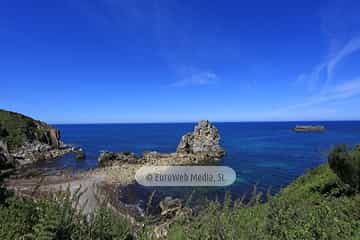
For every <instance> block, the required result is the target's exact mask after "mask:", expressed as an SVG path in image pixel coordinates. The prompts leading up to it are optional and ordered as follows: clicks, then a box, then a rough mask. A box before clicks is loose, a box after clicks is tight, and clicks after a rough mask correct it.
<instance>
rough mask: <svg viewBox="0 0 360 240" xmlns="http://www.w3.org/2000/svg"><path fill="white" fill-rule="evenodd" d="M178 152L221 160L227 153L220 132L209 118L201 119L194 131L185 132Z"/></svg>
mask: <svg viewBox="0 0 360 240" xmlns="http://www.w3.org/2000/svg"><path fill="white" fill-rule="evenodd" d="M176 152H177V153H179V154H194V155H199V156H200V157H201V158H203V159H208V160H219V159H221V158H222V157H223V156H224V155H225V151H224V149H223V148H222V147H221V146H220V135H219V132H218V130H217V129H216V127H214V125H212V124H211V123H210V122H209V121H208V120H202V121H200V122H199V123H198V124H197V125H196V126H195V129H194V132H192V133H187V134H185V135H184V136H183V137H182V138H181V141H180V143H179V145H178V147H177V150H176Z"/></svg>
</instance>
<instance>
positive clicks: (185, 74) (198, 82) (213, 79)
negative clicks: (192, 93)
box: [170, 68, 219, 87]
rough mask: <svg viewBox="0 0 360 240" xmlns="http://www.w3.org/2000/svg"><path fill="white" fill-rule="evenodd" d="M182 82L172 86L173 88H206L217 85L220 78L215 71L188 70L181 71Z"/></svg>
mask: <svg viewBox="0 0 360 240" xmlns="http://www.w3.org/2000/svg"><path fill="white" fill-rule="evenodd" d="M179 75H180V80H178V81H176V82H173V83H171V84H170V86H171V87H186V86H204V85H212V84H215V83H217V81H218V80H219V77H218V75H217V74H215V73H214V72H213V71H209V70H195V69H193V68H186V69H183V70H182V71H181V73H180V74H179Z"/></svg>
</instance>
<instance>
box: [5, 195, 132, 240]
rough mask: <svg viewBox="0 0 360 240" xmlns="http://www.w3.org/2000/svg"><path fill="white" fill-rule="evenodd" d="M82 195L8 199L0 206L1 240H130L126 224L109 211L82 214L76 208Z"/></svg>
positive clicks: (99, 210) (102, 209)
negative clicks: (37, 198)
mask: <svg viewBox="0 0 360 240" xmlns="http://www.w3.org/2000/svg"><path fill="white" fill-rule="evenodd" d="M80 195H81V193H80V192H78V193H77V194H74V195H71V194H70V191H65V192H63V193H59V194H56V195H54V196H49V197H48V198H41V199H39V200H37V201H34V200H31V199H28V198H19V197H10V198H8V199H6V201H5V202H4V203H2V204H1V205H0V239H2V240H13V239H29V240H30V239H34V240H55V239H56V240H57V239H59V240H60V239H64V240H65V239H66V240H67V239H72V240H77V239H90V240H92V239H94V240H95V239H96V240H98V239H104V240H110V239H119V240H121V239H124V240H125V239H130V237H131V236H130V232H129V227H128V224H127V223H126V221H125V220H124V219H123V218H121V217H119V216H116V215H115V214H114V213H113V212H112V211H110V210H109V209H107V208H105V207H104V208H100V209H98V210H97V211H96V212H94V213H92V214H90V215H89V216H87V217H86V216H85V215H83V214H82V211H81V208H77V205H78V204H79V197H80ZM79 209H80V210H79Z"/></svg>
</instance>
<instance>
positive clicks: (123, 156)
mask: <svg viewBox="0 0 360 240" xmlns="http://www.w3.org/2000/svg"><path fill="white" fill-rule="evenodd" d="M137 162H138V158H137V156H136V155H135V153H130V152H119V153H113V152H107V151H105V152H102V153H101V154H100V156H99V157H98V163H99V166H101V167H105V166H115V165H121V164H124V163H137Z"/></svg>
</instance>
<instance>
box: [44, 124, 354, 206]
mask: <svg viewBox="0 0 360 240" xmlns="http://www.w3.org/2000/svg"><path fill="white" fill-rule="evenodd" d="M299 124H304V125H306V124H312V125H324V126H325V128H326V131H325V132H306V133H296V132H294V131H293V128H294V126H295V125H299ZM214 125H215V126H216V127H217V128H218V129H219V132H220V135H221V138H222V146H223V147H224V148H225V149H226V151H227V155H226V156H225V157H224V159H223V160H222V161H221V162H220V164H221V165H225V166H229V167H232V168H233V169H234V170H235V172H236V174H237V179H236V181H235V183H234V184H233V185H232V186H230V187H227V188H223V189H221V190H219V189H216V190H213V191H212V190H211V189H210V190H209V189H205V188H204V194H205V195H209V198H214V196H216V197H218V196H219V195H220V193H224V192H225V191H230V192H231V194H232V196H233V197H235V198H236V197H241V196H242V195H244V194H250V193H251V192H252V191H253V187H254V185H256V186H257V189H258V190H259V191H267V190H268V189H271V191H272V193H276V192H278V191H279V190H280V189H281V188H282V187H284V186H286V185H287V184H289V183H290V182H291V181H292V180H294V179H295V178H296V177H298V176H300V175H302V174H303V173H304V172H305V171H306V169H309V168H313V167H316V166H318V165H320V164H321V163H323V162H325V161H326V157H327V153H328V151H329V150H330V148H331V147H332V146H334V145H335V144H339V143H344V144H350V145H354V144H357V143H360V122H359V121H356V122H352V121H344V122H263V123H261V122H253V123H216V122H215V123H214ZM194 126H195V123H174V124H73V125H71V124H69V125H56V127H57V128H59V129H60V131H61V136H62V140H63V141H64V142H65V143H68V144H74V145H76V146H79V147H82V148H83V149H84V150H85V152H86V159H85V160H76V159H75V157H74V155H73V154H69V155H66V156H64V157H62V158H59V159H57V160H55V161H48V162H43V163H41V164H40V165H41V167H47V168H67V167H70V168H73V169H75V170H76V169H77V170H85V169H91V168H94V167H96V166H97V157H98V155H99V153H100V151H102V150H109V151H131V152H135V153H136V154H138V155H141V154H142V152H143V151H149V150H151V151H159V152H174V151H175V150H176V147H177V145H178V143H179V141H180V138H181V136H182V135H184V134H185V133H187V132H191V131H193V128H194ZM148 190H149V191H144V189H143V187H139V186H137V187H136V186H134V187H133V190H132V191H133V195H137V196H136V197H135V198H134V199H137V201H140V200H142V201H143V202H147V200H148V199H145V198H147V197H148V195H149V194H148V193H149V192H151V191H152V189H148ZM173 190H174V191H171V190H169V189H167V190H166V189H160V190H157V192H159V191H160V192H162V195H174V196H177V194H176V193H182V192H185V191H183V190H182V189H181V188H180V189H173ZM124 191H125V190H124ZM196 191H198V192H200V190H199V189H198V188H197V189H196ZM214 192H216V194H214ZM144 193H146V194H144ZM143 198H144V199H143Z"/></svg>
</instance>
